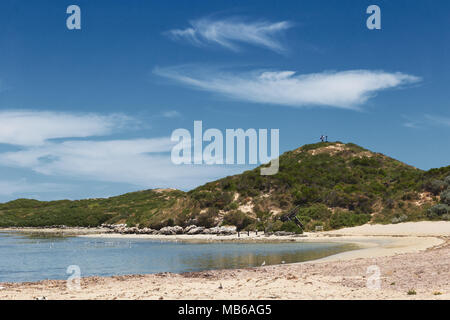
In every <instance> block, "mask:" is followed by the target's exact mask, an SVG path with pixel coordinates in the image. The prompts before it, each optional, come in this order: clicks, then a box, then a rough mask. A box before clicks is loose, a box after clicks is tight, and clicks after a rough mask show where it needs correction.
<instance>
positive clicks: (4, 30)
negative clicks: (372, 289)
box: [0, 0, 450, 201]
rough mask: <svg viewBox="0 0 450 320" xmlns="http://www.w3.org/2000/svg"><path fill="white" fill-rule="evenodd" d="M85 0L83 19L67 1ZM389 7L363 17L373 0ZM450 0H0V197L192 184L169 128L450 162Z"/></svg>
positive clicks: (196, 178)
mask: <svg viewBox="0 0 450 320" xmlns="http://www.w3.org/2000/svg"><path fill="white" fill-rule="evenodd" d="M71 4H76V5H79V6H80V8H81V26H82V28H81V30H68V29H67V28H66V18H67V17H68V15H67V14H66V8H67V7H68V6H69V5H71ZM371 4H376V5H378V6H379V7H380V8H381V27H382V28H381V30H368V29H367V27H366V19H367V17H368V16H369V15H368V14H366V13H365V11H366V8H367V7H368V6H369V5H371ZM449 12H450V3H449V2H448V1H444V0H442V1H437V0H436V1H414V2H413V1H401V0H397V1H359V0H354V1H349V0H348V1H345V0H342V1H282V2H280V1H229V0H227V1H192V0H191V1H164V2H163V1H136V0H130V1H118V0H116V1H98V0H95V1H92V0H89V1H62V0H61V1H45V0H41V1H33V2H26V1H9V0H4V1H2V2H1V3H0V201H7V200H11V199H15V198H18V197H28V198H37V199H45V200H49V199H61V198H70V199H77V198H85V197H103V196H110V195H116V194H120V193H124V192H129V191H134V190H140V189H146V188H155V187H170V186H171V187H174V188H181V189H184V190H187V189H189V188H192V187H194V186H196V185H199V184H202V183H204V182H207V181H210V180H213V179H216V178H218V177H222V176H225V175H228V174H232V173H238V172H241V171H242V170H243V169H244V168H243V167H239V166H230V167H219V166H197V167H193V168H191V167H179V166H178V167H174V166H173V165H172V164H171V163H170V159H169V158H168V154H169V153H170V149H171V143H170V139H169V138H170V135H171V133H172V131H173V130H174V129H177V128H186V129H189V130H191V131H192V130H193V121H194V120H202V121H203V126H204V127H205V128H218V129H220V130H223V131H225V129H226V128H244V129H247V128H267V129H270V128H277V129H280V152H284V151H288V150H291V149H294V148H297V147H299V146H301V145H303V144H306V143H313V142H317V141H318V137H319V136H320V135H321V134H327V135H328V136H329V139H330V140H339V141H343V142H354V143H357V144H359V145H361V146H363V147H366V148H368V149H371V150H373V151H377V152H382V153H385V154H387V155H389V156H392V157H394V158H397V159H399V160H401V161H404V162H406V163H408V164H411V165H413V166H416V167H418V168H421V169H429V168H434V167H440V166H445V165H449V159H450V148H449V142H448V141H449V139H448V138H449V131H450V110H449V101H450V90H449V83H450V72H449V71H450V63H449V61H448V56H449V53H450V50H449V49H450V41H449V40H450V21H449V20H448V13H449Z"/></svg>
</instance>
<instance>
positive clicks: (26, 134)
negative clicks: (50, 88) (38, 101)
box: [0, 110, 131, 146]
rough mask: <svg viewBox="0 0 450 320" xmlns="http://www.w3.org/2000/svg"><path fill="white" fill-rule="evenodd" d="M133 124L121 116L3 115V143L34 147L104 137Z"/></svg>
mask: <svg viewBox="0 0 450 320" xmlns="http://www.w3.org/2000/svg"><path fill="white" fill-rule="evenodd" d="M129 121H131V119H130V118H129V117H127V116H125V115H121V114H112V115H98V114H77V113H68V112H51V111H14V110H7V111H0V143H5V144H12V145H20V146H34V145H42V144H44V143H45V141H47V140H50V139H58V138H85V137H91V136H103V135H107V134H110V133H111V132H112V131H113V130H117V129H118V128H120V127H122V126H125V125H126V123H128V122H129Z"/></svg>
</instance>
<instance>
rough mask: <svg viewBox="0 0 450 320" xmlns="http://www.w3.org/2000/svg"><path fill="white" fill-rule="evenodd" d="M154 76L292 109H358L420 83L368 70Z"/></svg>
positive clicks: (203, 71) (167, 71)
mask: <svg viewBox="0 0 450 320" xmlns="http://www.w3.org/2000/svg"><path fill="white" fill-rule="evenodd" d="M154 73H155V74H157V75H160V76H163V77H166V78H169V79H172V80H175V81H176V82H179V83H182V84H185V85H188V86H190V87H193V88H196V89H200V90H205V91H209V92H213V93H218V94H222V95H225V96H228V97H230V98H233V99H237V100H243V101H250V102H254V103H264V104H273V105H284V106H291V107H305V106H331V107H337V108H344V109H358V106H359V105H361V104H363V103H364V102H366V101H367V100H368V99H369V98H371V97H373V96H374V95H375V94H376V93H377V92H379V91H382V90H385V89H389V88H396V87H400V86H402V85H406V84H410V83H415V82H418V81H420V78H419V77H416V76H413V75H409V74H405V73H400V72H394V73H391V72H385V71H371V70H350V71H339V72H337V71H334V72H321V73H310V74H297V73H296V72H295V71H253V72H243V73H242V72H241V73H237V72H222V71H219V70H211V69H208V68H202V67H200V66H196V67H192V66H178V67H168V68H155V69H154Z"/></svg>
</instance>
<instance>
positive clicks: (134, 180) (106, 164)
mask: <svg viewBox="0 0 450 320" xmlns="http://www.w3.org/2000/svg"><path fill="white" fill-rule="evenodd" d="M168 116H175V114H170V115H168ZM124 122H125V123H126V125H132V124H134V125H136V122H137V120H135V119H134V118H131V117H127V116H124V115H99V114H84V115H75V114H72V113H55V112H49V111H45V112H44V111H26V112H25V111H7V112H0V144H8V145H13V146H16V147H18V149H19V150H15V151H4V152H0V166H3V167H6V168H19V169H29V170H31V171H33V172H34V173H38V174H41V175H44V176H51V177H56V178H75V179H77V180H80V179H81V180H87V181H101V182H116V183H127V184H131V185H135V186H139V187H141V188H156V187H176V188H191V187H194V186H196V185H198V184H200V183H205V182H207V181H209V180H211V179H213V178H219V177H223V176H224V175H229V174H235V173H237V172H238V171H240V168H236V167H233V168H230V167H224V166H189V165H175V164H173V163H172V161H171V158H170V151H171V150H172V147H173V146H174V144H175V142H173V141H171V139H170V137H158V138H137V139H120V140H118V139H108V138H107V137H103V140H101V141H99V140H98V136H106V135H108V134H112V133H116V132H117V131H118V130H121V129H122V128H123V126H124ZM93 137H96V140H92V138H93ZM73 138H77V139H76V140H73ZM8 185H9V186H10V188H9V191H8ZM2 188H3V191H2ZM55 188H57V185H53V184H45V183H29V182H26V181H24V180H21V179H19V180H17V181H14V180H0V195H11V194H17V193H24V192H36V191H39V192H45V191H46V190H48V191H49V192H50V191H55Z"/></svg>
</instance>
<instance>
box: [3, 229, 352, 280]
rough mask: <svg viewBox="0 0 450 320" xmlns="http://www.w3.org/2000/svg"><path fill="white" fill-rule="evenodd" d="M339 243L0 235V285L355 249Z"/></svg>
mask: <svg viewBox="0 0 450 320" xmlns="http://www.w3.org/2000/svg"><path fill="white" fill-rule="evenodd" d="M356 248H357V247H356V246H354V245H348V244H343V243H307V242H304V243H296V242H288V243H229V242H223V243H217V242H209V243H188V242H173V241H155V240H138V239H133V240H129V239H102V238H80V237H67V236H56V237H55V236H53V235H49V234H19V233H13V232H11V233H1V232H0V282H18V281H38V280H43V279H66V278H67V274H66V269H67V267H68V266H69V265H78V266H80V268H81V273H82V274H81V275H82V276H92V275H99V276H111V275H123V274H145V273H158V272H186V271H201V270H208V269H227V268H243V267H254V266H260V265H261V264H263V263H265V265H270V264H279V263H282V261H284V262H285V263H292V262H301V261H306V260H311V259H318V258H322V257H325V256H328V255H331V254H335V253H339V252H343V251H347V250H352V249H356Z"/></svg>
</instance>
